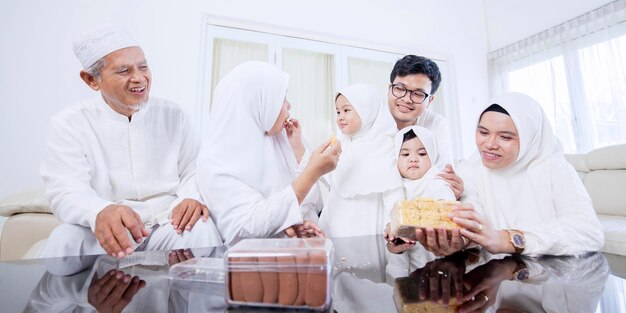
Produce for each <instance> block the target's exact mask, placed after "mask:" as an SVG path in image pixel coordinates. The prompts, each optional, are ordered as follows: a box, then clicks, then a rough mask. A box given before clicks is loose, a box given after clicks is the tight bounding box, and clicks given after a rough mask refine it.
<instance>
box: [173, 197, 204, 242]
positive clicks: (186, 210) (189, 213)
mask: <svg viewBox="0 0 626 313" xmlns="http://www.w3.org/2000/svg"><path fill="white" fill-rule="evenodd" d="M200 216H202V221H203V222H206V221H207V219H208V218H209V209H208V208H207V207H206V205H204V204H202V203H200V202H198V201H196V200H194V199H185V200H183V201H181V202H180V203H179V204H178V205H177V206H176V207H175V208H174V209H173V210H172V226H173V227H174V229H175V230H176V232H177V233H178V234H182V233H183V231H185V230H187V231H189V230H191V229H192V228H193V225H195V224H196V222H197V221H198V219H199V218H200Z"/></svg>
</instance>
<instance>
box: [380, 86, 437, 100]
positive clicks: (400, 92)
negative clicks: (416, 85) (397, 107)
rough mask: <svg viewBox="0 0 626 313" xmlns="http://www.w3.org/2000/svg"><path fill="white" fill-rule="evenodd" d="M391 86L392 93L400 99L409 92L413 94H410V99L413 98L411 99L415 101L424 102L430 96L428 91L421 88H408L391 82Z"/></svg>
mask: <svg viewBox="0 0 626 313" xmlns="http://www.w3.org/2000/svg"><path fill="white" fill-rule="evenodd" d="M389 88H391V94H392V95H393V96H394V97H396V98H398V99H400V98H402V97H404V96H405V95H406V93H407V92H410V93H411V94H410V96H409V99H411V101H413V102H414V103H424V101H426V99H428V96H429V95H428V94H427V93H425V92H423V91H421V90H410V89H407V88H406V87H404V85H402V84H391V85H389Z"/></svg>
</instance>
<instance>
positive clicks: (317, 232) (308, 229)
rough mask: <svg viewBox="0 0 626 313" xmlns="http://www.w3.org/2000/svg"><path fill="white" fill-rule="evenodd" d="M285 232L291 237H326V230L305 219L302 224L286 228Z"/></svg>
mask: <svg viewBox="0 0 626 313" xmlns="http://www.w3.org/2000/svg"><path fill="white" fill-rule="evenodd" d="M285 234H286V235H287V237H289V238H313V237H320V238H325V237H326V235H324V232H323V231H322V230H321V229H320V228H319V226H317V225H316V224H315V223H313V222H311V221H304V223H302V224H298V225H293V226H291V227H288V228H287V229H285Z"/></svg>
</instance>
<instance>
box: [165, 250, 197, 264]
mask: <svg viewBox="0 0 626 313" xmlns="http://www.w3.org/2000/svg"><path fill="white" fill-rule="evenodd" d="M193 258H194V255H193V252H191V249H177V250H172V251H170V253H169V255H168V256H167V263H168V264H169V265H174V264H176V263H180V262H185V261H187V260H189V259H193Z"/></svg>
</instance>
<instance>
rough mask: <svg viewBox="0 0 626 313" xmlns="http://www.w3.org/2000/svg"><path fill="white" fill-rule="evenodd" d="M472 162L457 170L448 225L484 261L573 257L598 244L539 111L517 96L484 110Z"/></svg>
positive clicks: (587, 207)
mask: <svg viewBox="0 0 626 313" xmlns="http://www.w3.org/2000/svg"><path fill="white" fill-rule="evenodd" d="M476 146H477V147H478V152H479V153H478V154H477V155H475V156H474V157H472V158H470V159H469V160H467V161H465V162H462V163H461V165H460V167H459V172H460V175H461V177H462V178H463V180H464V181H465V182H466V183H465V192H464V193H463V197H462V199H461V200H462V202H466V203H470V204H472V205H473V206H474V208H458V209H456V210H455V211H454V212H453V213H452V216H453V220H454V221H455V222H456V223H458V224H459V225H461V226H462V227H463V229H462V230H461V235H462V236H464V237H466V238H468V239H469V240H471V241H473V242H474V243H475V244H478V245H480V246H482V247H483V248H484V249H485V250H487V251H489V252H491V253H518V254H524V255H530V256H535V255H579V254H582V253H585V252H588V251H598V250H600V248H602V245H603V244H604V233H603V230H602V226H601V224H600V222H599V221H598V218H597V217H596V214H595V210H594V208H593V205H592V203H591V198H590V197H589V195H588V193H587V191H586V190H585V188H584V186H583V184H582V182H581V180H580V178H579V177H578V175H577V173H576V171H575V170H574V168H573V167H572V166H571V165H570V164H569V163H568V162H567V161H566V160H565V157H564V155H563V151H562V147H561V145H560V143H559V142H558V139H557V138H556V136H555V135H554V133H553V132H552V127H551V126H550V123H549V122H548V120H547V119H546V117H545V115H544V113H543V110H542V108H541V106H540V105H539V103H537V102H536V101H535V100H533V99H532V98H530V97H528V96H526V95H524V94H520V93H506V94H504V95H501V96H499V97H496V98H495V99H492V101H490V102H489V104H488V106H487V107H486V108H485V109H484V110H483V111H482V113H481V115H480V117H479V120H478V125H477V128H476Z"/></svg>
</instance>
